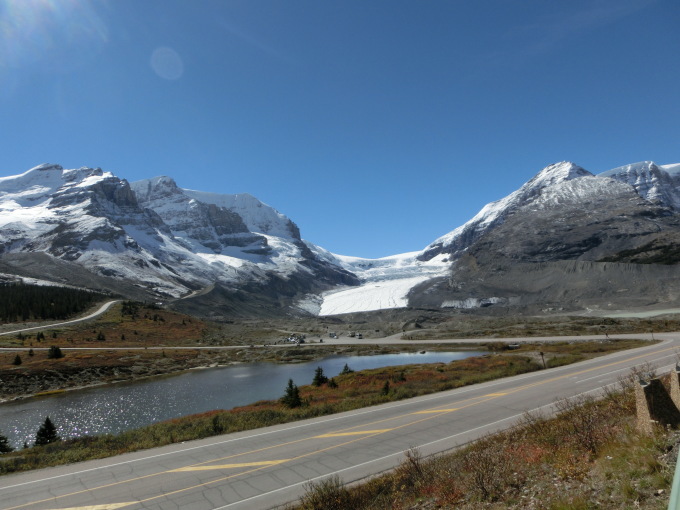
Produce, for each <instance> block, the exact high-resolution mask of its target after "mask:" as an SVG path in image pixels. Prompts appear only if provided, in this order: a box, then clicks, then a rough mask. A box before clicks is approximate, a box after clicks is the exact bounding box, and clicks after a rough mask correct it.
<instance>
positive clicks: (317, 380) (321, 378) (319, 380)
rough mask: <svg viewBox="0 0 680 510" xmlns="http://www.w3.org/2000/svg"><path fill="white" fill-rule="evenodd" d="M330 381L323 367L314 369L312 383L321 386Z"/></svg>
mask: <svg viewBox="0 0 680 510" xmlns="http://www.w3.org/2000/svg"><path fill="white" fill-rule="evenodd" d="M327 382H328V377H326V376H325V375H323V368H321V367H317V368H316V370H315V371H314V379H312V384H313V385H314V386H321V385H322V384H325V383H327Z"/></svg>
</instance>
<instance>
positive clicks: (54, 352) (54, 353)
mask: <svg viewBox="0 0 680 510" xmlns="http://www.w3.org/2000/svg"><path fill="white" fill-rule="evenodd" d="M47 357H48V358H49V359H59V358H63V357H64V354H63V353H62V352H61V349H60V348H59V347H57V346H56V345H53V346H51V347H50V350H49V351H47Z"/></svg>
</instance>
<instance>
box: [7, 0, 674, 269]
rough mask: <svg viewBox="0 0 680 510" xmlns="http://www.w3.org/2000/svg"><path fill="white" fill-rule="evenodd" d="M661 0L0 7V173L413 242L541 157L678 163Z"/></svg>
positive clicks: (331, 239)
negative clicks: (139, 190)
mask: <svg viewBox="0 0 680 510" xmlns="http://www.w3.org/2000/svg"><path fill="white" fill-rule="evenodd" d="M679 26H680V2H677V1H676V0H668V1H664V0H658V1H654V0H611V1H609V0H591V1H579V0H570V1H568V2H567V1H564V2H562V1H555V2H548V1H545V0H516V1H510V0H475V1H474V2H469V1H466V0H450V1H440V0H424V1H417V0H412V1H402V0H373V1H366V0H359V1H353V0H343V1H334V0H324V1H318V0H275V1H274V0H219V1H218V0H215V1H212V0H192V1H188V0H145V1H138V0H110V1H105V0H0V148H1V149H2V150H0V175H3V176H4V175H13V174H18V173H22V172H24V171H25V170H27V169H29V168H31V167H33V166H36V165H38V164H40V163H46V162H50V163H59V164H61V165H62V166H64V167H66V168H75V167H81V166H93V167H95V166H98V167H101V168H103V169H104V170H108V171H111V172H113V173H114V174H116V175H117V176H119V177H121V178H126V179H128V180H129V181H134V180H138V179H144V178H149V177H154V176H157V175H169V176H171V177H173V178H174V179H175V180H176V181H177V183H178V184H179V185H180V186H182V187H185V188H192V189H199V190H204V191H214V192H220V193H241V192H247V193H250V194H252V195H255V196H256V197H258V198H259V199H260V200H262V201H264V202H266V203H268V204H269V205H271V206H273V207H275V208H276V209H278V210H279V211H281V212H283V213H284V214H286V215H287V216H289V217H290V218H291V219H293V221H295V222H296V223H297V224H298V226H299V227H300V229H301V231H302V235H303V237H304V238H305V239H308V240H310V241H312V242H314V243H316V244H318V245H321V246H323V247H325V248H327V249H329V250H331V251H333V252H335V253H340V254H346V255H356V256H363V257H381V256H386V255H391V254H396V253H401V252H406V251H413V250H419V249H422V248H423V247H425V246H426V245H427V244H429V243H430V242H432V241H433V240H434V239H435V238H437V237H439V236H441V235H443V234H445V233H447V232H449V231H450V230H453V229H454V228H455V227H457V226H459V225H461V224H462V223H464V222H465V221H467V220H468V219H470V218H471V217H472V216H473V215H474V214H476V213H477V211H478V210H479V209H480V208H481V207H482V206H483V205H485V204H486V203H488V202H490V201H493V200H497V199H499V198H501V197H503V196H505V195H507V194H508V193H510V192H512V191H514V190H515V189H517V188H518V187H519V186H521V185H522V184H523V183H524V182H526V181H527V180H529V179H530V178H531V177H532V176H533V175H534V174H536V173H537V172H538V171H539V170H540V169H541V168H543V167H545V166H547V165H548V164H551V163H554V162H557V161H562V160H569V161H573V162H575V163H577V164H579V165H581V166H583V167H584V168H586V169H588V170H590V171H592V172H595V173H597V172H600V171H604V170H608V169H610V168H614V167H616V166H620V165H623V164H627V163H633V162H637V161H642V160H653V161H656V162H657V163H659V164H667V163H677V162H680V115H679V114H680V30H678V27H679Z"/></svg>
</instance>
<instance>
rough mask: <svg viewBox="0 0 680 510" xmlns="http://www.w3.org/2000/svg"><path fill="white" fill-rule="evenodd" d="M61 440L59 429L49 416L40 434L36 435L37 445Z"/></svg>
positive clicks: (39, 431) (41, 426)
mask: <svg viewBox="0 0 680 510" xmlns="http://www.w3.org/2000/svg"><path fill="white" fill-rule="evenodd" d="M59 439H60V437H59V434H57V427H55V426H54V423H52V420H50V417H49V416H48V417H47V418H45V422H44V423H43V424H42V425H40V428H39V429H38V432H37V433H36V434H35V445H36V446H41V445H46V444H50V443H54V442H55V441H59Z"/></svg>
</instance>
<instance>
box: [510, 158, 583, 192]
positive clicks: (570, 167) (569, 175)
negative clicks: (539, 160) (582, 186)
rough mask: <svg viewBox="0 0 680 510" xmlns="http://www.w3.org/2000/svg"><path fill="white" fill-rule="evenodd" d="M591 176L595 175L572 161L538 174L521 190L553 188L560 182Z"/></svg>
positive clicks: (553, 166)
mask: <svg viewBox="0 0 680 510" xmlns="http://www.w3.org/2000/svg"><path fill="white" fill-rule="evenodd" d="M585 176H590V177H592V176H593V174H592V173H590V172H589V171H588V170H585V169H583V168H581V167H580V166H578V165H575V164H574V163H571V162H570V161H562V162H560V163H554V164H552V165H549V166H547V167H545V168H544V169H543V170H541V171H540V172H538V173H537V174H536V175H535V176H534V177H533V178H532V179H531V180H529V182H527V183H526V184H525V185H524V186H522V188H521V189H524V190H528V189H534V190H536V189H543V188H547V187H549V186H553V185H555V184H558V183H560V182H564V181H570V180H572V179H578V178H579V177H585Z"/></svg>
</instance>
